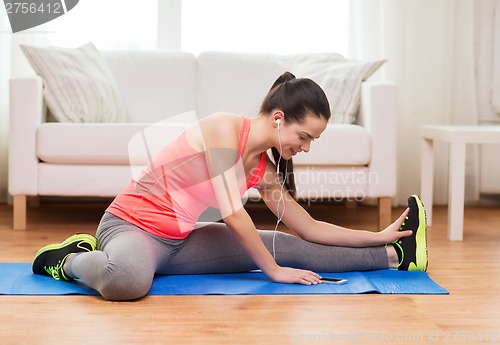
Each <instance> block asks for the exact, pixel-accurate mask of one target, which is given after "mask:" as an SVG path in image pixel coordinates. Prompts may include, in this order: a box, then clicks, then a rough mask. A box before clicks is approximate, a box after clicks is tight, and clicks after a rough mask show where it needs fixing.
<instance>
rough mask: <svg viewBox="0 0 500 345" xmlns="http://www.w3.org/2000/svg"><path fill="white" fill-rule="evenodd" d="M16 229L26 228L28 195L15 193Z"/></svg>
mask: <svg viewBox="0 0 500 345" xmlns="http://www.w3.org/2000/svg"><path fill="white" fill-rule="evenodd" d="M13 218H14V230H26V195H14V217H13Z"/></svg>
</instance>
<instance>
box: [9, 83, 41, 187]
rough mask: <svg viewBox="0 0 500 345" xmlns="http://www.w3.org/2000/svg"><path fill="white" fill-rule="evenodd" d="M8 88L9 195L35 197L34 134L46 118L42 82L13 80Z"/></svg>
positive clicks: (36, 178) (36, 179)
mask: <svg viewBox="0 0 500 345" xmlns="http://www.w3.org/2000/svg"><path fill="white" fill-rule="evenodd" d="M9 87H10V99H9V101H10V119H9V121H10V123H9V193H10V194H11V195H20V194H22V195H36V194H37V189H38V188H37V187H38V174H37V170H38V167H37V165H38V158H37V154H36V131H37V128H38V126H39V125H40V124H41V123H42V122H44V121H45V117H46V111H45V107H44V104H43V82H42V78H40V77H39V76H29V77H24V78H13V79H11V80H10V85H9Z"/></svg>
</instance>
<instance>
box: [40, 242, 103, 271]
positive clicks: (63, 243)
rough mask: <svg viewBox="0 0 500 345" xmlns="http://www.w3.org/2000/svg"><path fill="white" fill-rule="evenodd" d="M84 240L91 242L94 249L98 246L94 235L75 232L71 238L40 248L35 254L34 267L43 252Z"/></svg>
mask: <svg viewBox="0 0 500 345" xmlns="http://www.w3.org/2000/svg"><path fill="white" fill-rule="evenodd" d="M82 241H84V242H87V243H90V245H91V246H92V248H94V249H95V248H96V247H97V239H96V238H95V237H94V236H92V235H88V234H75V235H73V236H70V237H69V238H67V239H66V240H64V241H63V242H61V243H54V244H48V245H46V246H43V247H42V248H40V250H39V251H38V252H37V253H36V254H35V259H34V260H33V267H34V266H35V265H36V262H37V260H38V259H40V256H41V255H42V254H44V253H46V252H48V251H50V250H57V249H61V248H63V247H65V246H67V245H70V244H73V243H76V242H82ZM84 249H85V250H88V249H87V248H84Z"/></svg>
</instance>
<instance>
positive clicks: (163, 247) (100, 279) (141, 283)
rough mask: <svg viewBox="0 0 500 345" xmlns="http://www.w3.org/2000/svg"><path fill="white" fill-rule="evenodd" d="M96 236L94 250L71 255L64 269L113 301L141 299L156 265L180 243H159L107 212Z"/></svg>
mask: <svg viewBox="0 0 500 345" xmlns="http://www.w3.org/2000/svg"><path fill="white" fill-rule="evenodd" d="M96 237H97V239H98V247H97V250H95V251H91V252H84V253H78V254H75V255H73V256H71V257H70V258H68V260H67V262H66V264H65V266H64V270H65V272H66V274H67V275H69V276H70V277H71V278H74V279H77V280H79V281H81V282H82V283H84V284H85V285H87V286H89V287H91V288H93V289H95V290H96V291H98V292H99V293H100V294H101V295H102V296H103V297H104V298H105V299H107V300H114V301H119V300H132V299H137V298H140V297H143V296H145V295H146V294H147V293H148V291H149V289H150V287H151V284H152V281H153V277H154V274H155V272H156V268H157V266H158V263H159V262H160V261H161V260H163V259H166V260H168V258H169V257H170V255H171V253H172V252H173V251H174V249H175V247H176V243H177V242H178V243H179V244H180V243H182V241H174V240H170V242H171V243H166V242H165V241H160V240H158V239H156V238H154V237H153V236H151V235H149V234H147V233H146V232H144V231H142V230H141V229H140V228H138V227H136V226H135V225H133V224H130V223H128V222H126V221H124V220H122V219H120V218H118V217H116V216H114V215H111V214H109V213H106V214H105V215H104V216H103V218H102V219H101V222H100V224H99V227H98V229H97V234H96ZM168 241H169V240H167V242H168Z"/></svg>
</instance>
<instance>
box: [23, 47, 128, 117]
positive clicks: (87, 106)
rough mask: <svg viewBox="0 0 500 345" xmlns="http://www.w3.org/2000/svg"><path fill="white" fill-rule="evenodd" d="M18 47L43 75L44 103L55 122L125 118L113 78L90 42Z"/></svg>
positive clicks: (124, 111)
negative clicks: (63, 45) (65, 46)
mask: <svg viewBox="0 0 500 345" xmlns="http://www.w3.org/2000/svg"><path fill="white" fill-rule="evenodd" d="M20 47H21V49H22V51H23V52H24V54H25V56H26V57H27V59H28V61H29V62H30V64H31V66H32V67H33V69H34V70H35V72H36V73H37V74H38V75H40V76H41V77H43V80H44V86H45V87H44V97H45V100H46V101H47V106H48V107H49V109H50V111H51V112H52V114H53V115H54V117H55V118H56V119H57V120H58V121H60V122H126V121H127V112H126V109H125V106H124V104H123V102H122V99H121V97H120V95H119V92H118V88H117V85H116V83H115V80H114V79H113V76H112V74H111V72H110V71H109V69H108V66H107V65H106V62H105V61H104V59H103V58H102V56H101V54H100V53H99V52H98V51H97V49H96V48H95V47H94V45H93V44H92V43H87V44H85V45H83V46H81V47H79V48H77V49H71V48H56V47H44V48H42V47H32V46H26V45H20Z"/></svg>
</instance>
